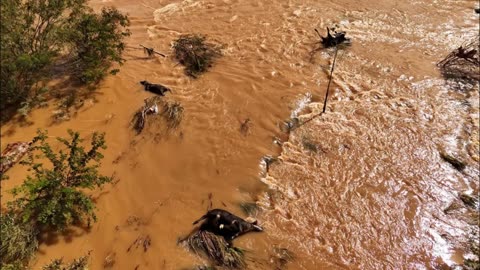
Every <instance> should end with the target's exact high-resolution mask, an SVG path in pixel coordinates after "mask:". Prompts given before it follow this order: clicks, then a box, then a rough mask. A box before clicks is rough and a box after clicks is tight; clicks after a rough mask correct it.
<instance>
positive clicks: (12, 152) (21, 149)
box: [0, 141, 33, 175]
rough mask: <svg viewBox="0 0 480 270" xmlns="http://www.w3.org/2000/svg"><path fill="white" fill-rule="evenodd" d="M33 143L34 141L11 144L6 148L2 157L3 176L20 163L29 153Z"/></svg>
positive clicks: (0, 165) (0, 172) (0, 167)
mask: <svg viewBox="0 0 480 270" xmlns="http://www.w3.org/2000/svg"><path fill="white" fill-rule="evenodd" d="M32 143H33V142H32V141H30V142H14V143H9V144H8V145H7V147H5V149H4V150H3V151H2V156H1V159H0V160H1V163H0V174H2V175H3V174H4V173H5V172H6V171H8V170H9V169H10V168H11V167H12V166H13V165H15V164H16V163H17V162H19V161H20V160H21V159H22V157H23V156H24V155H25V154H26V153H27V152H28V150H29V149H30V146H31V145H32Z"/></svg>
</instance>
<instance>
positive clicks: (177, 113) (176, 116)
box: [163, 102, 183, 129]
mask: <svg viewBox="0 0 480 270" xmlns="http://www.w3.org/2000/svg"><path fill="white" fill-rule="evenodd" d="M163 116H164V117H165V119H166V120H167V126H168V128H169V129H176V128H177V127H178V126H179V125H180V122H182V118H183V107H182V105H181V104H180V103H178V102H174V103H168V102H165V104H163Z"/></svg>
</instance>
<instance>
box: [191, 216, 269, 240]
mask: <svg viewBox="0 0 480 270" xmlns="http://www.w3.org/2000/svg"><path fill="white" fill-rule="evenodd" d="M202 220H204V221H203V223H202V225H201V226H200V230H205V231H209V232H212V233H214V234H217V235H220V236H223V237H224V238H225V240H226V241H227V242H228V243H229V244H231V241H232V240H233V239H235V238H237V237H238V236H240V235H243V234H246V233H248V232H261V231H263V228H262V227H260V226H259V225H258V224H257V221H254V222H248V221H246V220H244V219H242V218H240V217H237V216H235V215H234V214H232V213H230V212H228V211H225V210H222V209H213V210H210V211H208V212H207V213H206V214H205V215H203V216H202V217H201V218H199V219H198V220H197V221H195V222H193V224H194V225H195V224H197V223H198V222H200V221H202Z"/></svg>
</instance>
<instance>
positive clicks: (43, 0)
mask: <svg viewBox="0 0 480 270" xmlns="http://www.w3.org/2000/svg"><path fill="white" fill-rule="evenodd" d="M0 5H1V6H0V7H1V17H2V23H1V26H0V27H1V28H0V30H1V33H2V35H1V40H0V41H1V46H0V52H1V66H2V69H1V76H0V77H1V79H0V82H1V85H2V87H1V90H0V94H1V96H2V99H1V101H0V109H1V110H2V112H3V113H2V119H1V120H2V122H3V121H6V120H8V119H9V118H10V117H12V116H13V115H14V113H15V112H16V111H17V110H20V111H21V112H22V113H23V114H26V113H27V112H28V111H29V109H31V108H32V107H33V106H36V105H39V103H41V102H44V97H45V95H50V93H48V92H49V90H48V89H47V88H45V87H44V86H45V84H46V82H47V81H48V80H49V79H51V78H53V76H59V75H60V76H64V77H67V78H68V77H69V78H70V79H73V80H74V81H75V82H76V83H80V84H82V85H86V86H94V85H95V84H97V83H98V82H99V81H101V80H102V79H103V78H104V77H105V76H106V75H107V74H108V73H111V74H114V73H116V72H117V71H118V69H110V67H111V65H112V64H113V63H118V64H121V63H123V59H122V57H121V55H122V52H123V50H124V43H123V38H124V37H125V36H128V35H129V31H128V30H126V27H127V26H128V25H129V20H128V18H127V17H126V16H125V15H123V14H122V13H120V12H119V11H118V10H116V9H115V8H104V9H103V10H102V11H101V13H100V14H96V13H94V12H93V11H92V10H91V9H90V8H88V7H87V1H86V0H77V1H72V0H59V1H47V0H39V1H37V0H26V1H21V0H5V1H1V3H0ZM40 95H42V96H43V98H39V96H40ZM50 96H51V95H50ZM6 109H8V111H9V112H10V113H5V110H6Z"/></svg>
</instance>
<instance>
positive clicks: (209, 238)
mask: <svg viewBox="0 0 480 270" xmlns="http://www.w3.org/2000/svg"><path fill="white" fill-rule="evenodd" d="M182 243H185V245H186V246H187V247H188V248H189V249H190V250H191V251H193V252H194V253H195V254H197V255H200V256H206V257H207V258H208V259H209V260H210V261H212V262H214V263H215V265H217V266H222V267H226V268H232V269H241V268H245V266H246V262H245V254H244V251H243V250H241V249H239V248H237V247H230V246H229V245H228V243H227V241H225V239H224V238H223V236H219V235H216V234H214V233H211V232H208V231H204V230H198V231H195V232H194V233H192V234H191V235H189V236H188V237H187V238H186V239H185V240H182Z"/></svg>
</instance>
